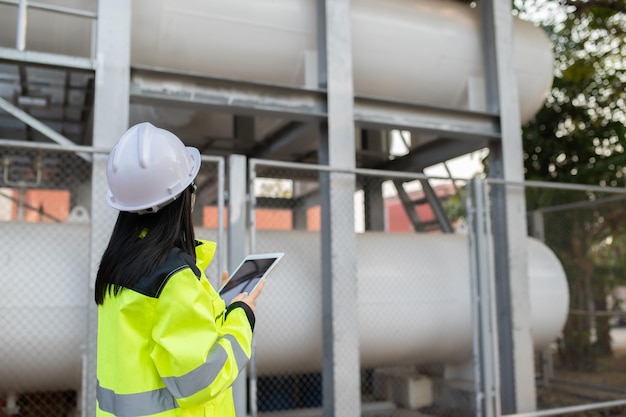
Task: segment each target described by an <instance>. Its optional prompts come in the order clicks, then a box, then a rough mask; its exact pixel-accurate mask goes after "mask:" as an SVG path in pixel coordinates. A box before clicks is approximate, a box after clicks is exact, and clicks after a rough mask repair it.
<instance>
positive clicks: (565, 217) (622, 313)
mask: <svg viewBox="0 0 626 417" xmlns="http://www.w3.org/2000/svg"><path fill="white" fill-rule="evenodd" d="M526 199H527V205H528V207H529V209H528V225H529V234H530V235H531V236H534V237H536V238H537V239H539V240H541V241H542V242H544V243H545V244H546V245H547V246H548V247H549V248H550V249H551V250H552V252H553V253H554V254H555V255H556V256H557V257H558V259H559V261H560V263H561V264H562V266H563V269H564V272H565V275H566V277H567V283H568V287H569V291H570V298H569V309H568V314H567V320H566V322H565V326H564V328H563V331H562V334H561V335H560V336H559V338H558V340H557V341H556V342H554V343H552V344H550V345H549V346H548V347H547V348H546V349H545V350H544V351H543V352H541V353H540V354H538V357H537V361H536V363H537V371H538V375H539V376H540V378H538V384H537V394H538V397H537V402H538V408H539V409H540V410H550V409H558V408H563V407H568V408H570V409H571V410H572V412H571V415H580V416H583V415H584V416H591V415H593V416H596V415H606V416H608V415H624V414H626V389H624V387H625V386H626V372H625V371H626V326H625V323H626V310H625V307H626V256H625V255H626V233H625V232H626V191H625V190H621V189H614V188H613V189H611V188H605V187H584V186H575V185H573V186H568V185H567V184H562V185H557V186H555V187H549V188H548V187H547V186H546V185H545V184H528V185H527V186H526Z"/></svg>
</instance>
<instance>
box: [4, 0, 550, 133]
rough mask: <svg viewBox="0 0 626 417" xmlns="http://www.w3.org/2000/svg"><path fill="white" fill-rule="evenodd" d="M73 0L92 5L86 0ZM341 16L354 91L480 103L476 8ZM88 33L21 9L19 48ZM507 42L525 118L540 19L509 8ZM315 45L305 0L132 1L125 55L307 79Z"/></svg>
mask: <svg viewBox="0 0 626 417" xmlns="http://www.w3.org/2000/svg"><path fill="white" fill-rule="evenodd" d="M72 5H73V6H75V7H84V8H87V9H89V8H90V7H91V8H93V3H92V2H91V1H87V0H74V1H73V2H72ZM4 8H5V9H6V8H8V6H4ZM7 10H8V9H7ZM15 20H16V13H15V11H13V13H9V12H6V13H0V43H1V44H2V46H7V47H14V45H15V43H14V39H15ZM350 23H351V27H352V39H351V41H352V58H353V77H354V92H355V95H357V96H373V97H379V98H384V99H391V100H399V101H407V102H415V103H422V104H427V105H435V106H452V107H459V108H471V109H473V110H480V109H481V107H482V104H481V103H483V102H484V97H483V94H482V90H483V89H484V87H483V85H484V82H483V81H482V77H483V63H482V52H481V40H480V39H481V37H480V24H479V12H478V10H477V9H475V8H471V7H470V6H468V5H467V4H463V3H462V2H458V1H450V0H353V1H352V2H351V22H350ZM90 39H91V28H90V26H89V24H88V22H86V21H85V20H84V19H78V18H68V17H67V16H59V15H54V14H50V13H43V12H41V11H38V10H33V11H32V12H30V14H29V25H28V36H27V48H28V49H32V50H36V51H46V52H56V53H63V54H70V55H72V54H75V55H89V54H90V53H91V51H90V49H91V42H90ZM512 48H513V49H514V51H513V56H514V59H515V62H514V65H515V69H516V74H517V86H518V94H519V104H520V113H521V119H522V121H526V120H528V119H529V118H530V117H532V116H533V115H534V114H535V113H536V111H537V110H538V109H539V108H540V107H541V105H542V104H543V101H544V99H545V97H546V94H547V92H548V90H549V88H550V85H551V82H552V62H553V56H552V48H551V45H550V42H549V40H548V38H547V36H546V35H545V34H544V32H543V31H542V30H541V29H540V28H538V27H535V26H534V25H532V24H531V23H528V22H525V21H522V20H520V19H518V18H514V25H513V45H512ZM316 54H317V26H316V3H315V2H314V1H310V0H228V1H223V0H204V1H190V0H186V1H176V2H174V1H166V0H133V1H132V40H131V64H132V65H147V66H154V67H163V68H170V69H174V70H179V71H188V72H195V73H203V74H208V75H212V76H220V77H227V78H235V79H242V80H251V81H259V82H267V83H277V84H286V85H294V86H307V87H315V86H316V84H317V83H316V81H315V80H316V71H317V64H316V62H317V61H316Z"/></svg>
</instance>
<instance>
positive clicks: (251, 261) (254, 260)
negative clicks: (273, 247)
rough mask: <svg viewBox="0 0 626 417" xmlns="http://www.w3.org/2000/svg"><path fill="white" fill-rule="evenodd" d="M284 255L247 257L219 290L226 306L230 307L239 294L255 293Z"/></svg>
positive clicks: (268, 254) (262, 254)
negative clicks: (260, 282)
mask: <svg viewBox="0 0 626 417" xmlns="http://www.w3.org/2000/svg"><path fill="white" fill-rule="evenodd" d="M284 255H285V254H284V253H282V252H278V253H257V254H253V255H248V256H246V257H245V259H244V260H243V261H242V262H241V263H240V264H239V266H238V267H237V269H235V272H233V273H232V275H230V276H229V277H228V281H226V283H225V284H224V285H222V288H220V290H219V294H220V296H221V297H222V298H223V299H224V301H225V302H226V305H227V306H228V305H229V304H230V302H231V300H232V299H233V298H234V297H236V296H237V294H240V293H242V292H247V293H248V294H250V293H251V292H252V291H254V289H255V288H256V286H257V285H258V284H259V281H261V279H263V278H265V277H267V275H268V274H269V273H270V271H271V270H272V269H274V267H275V266H276V264H277V263H278V262H279V261H280V260H281V259H282V257H283V256H284Z"/></svg>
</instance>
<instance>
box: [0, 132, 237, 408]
mask: <svg viewBox="0 0 626 417" xmlns="http://www.w3.org/2000/svg"><path fill="white" fill-rule="evenodd" d="M96 155H98V156H106V153H105V152H104V151H97V150H94V149H91V148H82V147H76V148H75V150H70V149H68V148H63V147H60V146H56V145H44V144H40V145H36V144H35V145H33V144H30V145H23V144H14V145H12V144H11V143H10V142H8V141H7V142H0V230H1V232H0V284H1V286H2V291H0V329H2V332H0V416H2V417H4V416H9V415H18V416H21V417H44V416H45V417H63V416H77V415H85V412H84V410H85V408H86V407H93V405H92V404H85V401H84V397H83V395H84V392H83V391H84V389H85V387H86V385H85V384H86V381H85V378H86V375H87V374H86V368H87V367H88V366H95V357H94V356H93V355H92V354H90V352H92V351H91V350H90V349H89V347H88V345H89V341H88V340H87V339H88V327H89V326H90V325H92V326H95V324H94V323H91V324H90V323H88V320H89V315H88V314H87V310H88V307H89V305H90V303H93V292H92V291H93V287H92V286H91V285H90V282H89V281H90V279H89V277H90V271H89V269H90V259H91V253H90V240H91V235H92V233H98V234H101V235H104V236H108V235H109V234H110V233H111V225H110V224H109V222H108V221H105V220H104V219H99V218H92V210H91V201H92V185H93V186H99V187H102V189H106V181H105V178H104V172H102V173H101V174H98V175H97V178H92V164H91V160H92V157H93V156H96ZM197 183H198V192H197V195H198V197H197V204H198V207H199V208H198V210H195V211H194V223H195V224H196V225H197V234H198V237H199V238H204V239H210V240H214V241H217V242H218V243H220V244H219V245H218V248H220V249H218V251H217V255H216V259H215V260H214V262H213V263H212V264H211V267H210V268H209V270H207V275H208V276H209V277H210V278H211V279H213V278H214V282H217V280H218V279H219V274H218V271H220V270H221V269H223V268H224V266H223V265H224V261H223V258H224V249H223V248H224V247H225V245H224V244H222V243H221V241H223V240H224V236H223V232H222V230H223V210H221V212H222V215H219V213H220V210H219V209H218V208H223V204H224V200H223V197H224V192H223V183H224V163H223V160H222V159H221V158H211V157H203V164H202V168H201V171H200V173H199V174H198V177H197ZM98 204H103V205H106V202H105V201H102V202H99V203H98Z"/></svg>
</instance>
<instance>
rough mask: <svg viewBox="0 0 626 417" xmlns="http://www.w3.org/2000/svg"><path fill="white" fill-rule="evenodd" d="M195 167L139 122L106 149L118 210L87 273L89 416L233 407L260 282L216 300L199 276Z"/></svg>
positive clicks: (191, 153)
mask: <svg viewBox="0 0 626 417" xmlns="http://www.w3.org/2000/svg"><path fill="white" fill-rule="evenodd" d="M199 169H200V153H199V152H198V150H197V149H195V148H190V147H185V146H184V145H183V143H182V142H181V141H180V139H178V138H177V137H176V136H175V135H173V134H172V133H170V132H168V131H166V130H163V129H159V128H156V127H154V126H153V125H151V124H149V123H141V124H139V125H136V126H133V127H132V128H130V129H129V130H128V131H127V132H126V133H125V134H124V135H123V136H122V137H121V138H120V140H119V141H118V143H117V144H116V146H115V147H114V148H113V150H112V151H111V154H110V155H109V159H108V164H107V181H108V184H109V192H108V193H107V201H108V203H109V204H110V205H111V206H112V207H113V208H115V209H118V210H120V213H119V215H118V218H117V222H116V224H115V228H114V229H113V233H112V235H111V239H110V241H109V244H108V247H107V249H106V250H105V252H104V254H103V256H102V260H101V262H100V268H99V270H98V274H97V277H96V288H95V300H96V303H97V304H98V359H97V377H98V385H97V393H96V394H97V395H96V397H97V415H98V416H111V415H115V416H118V417H137V416H151V415H157V414H158V415H159V417H161V416H234V415H235V410H234V405H233V398H232V392H231V388H230V386H231V384H232V383H233V381H234V380H235V379H236V378H237V376H238V375H239V374H240V373H241V372H243V371H244V368H245V366H246V365H247V363H248V361H249V359H250V355H251V345H252V331H253V329H254V320H255V318H254V303H255V300H256V298H257V296H258V295H259V293H260V291H261V289H262V286H263V284H261V285H260V286H259V287H258V291H255V292H254V293H253V294H250V295H247V294H240V295H239V296H237V297H236V298H235V299H234V300H233V302H232V303H231V304H230V305H229V306H228V308H226V306H225V304H224V301H223V300H222V299H221V298H220V297H219V295H218V294H217V292H216V291H215V289H213V287H212V286H211V284H210V283H209V281H208V279H207V278H206V276H205V274H204V270H205V269H206V267H207V266H208V264H209V263H210V261H211V258H212V257H213V254H214V252H215V243H213V242H208V241H201V240H196V239H195V236H194V229H193V225H192V221H191V212H192V210H193V205H194V202H195V194H194V192H195V189H196V186H195V182H194V180H195V177H196V175H197V174H198V171H199ZM223 278H226V276H224V277H223Z"/></svg>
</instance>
